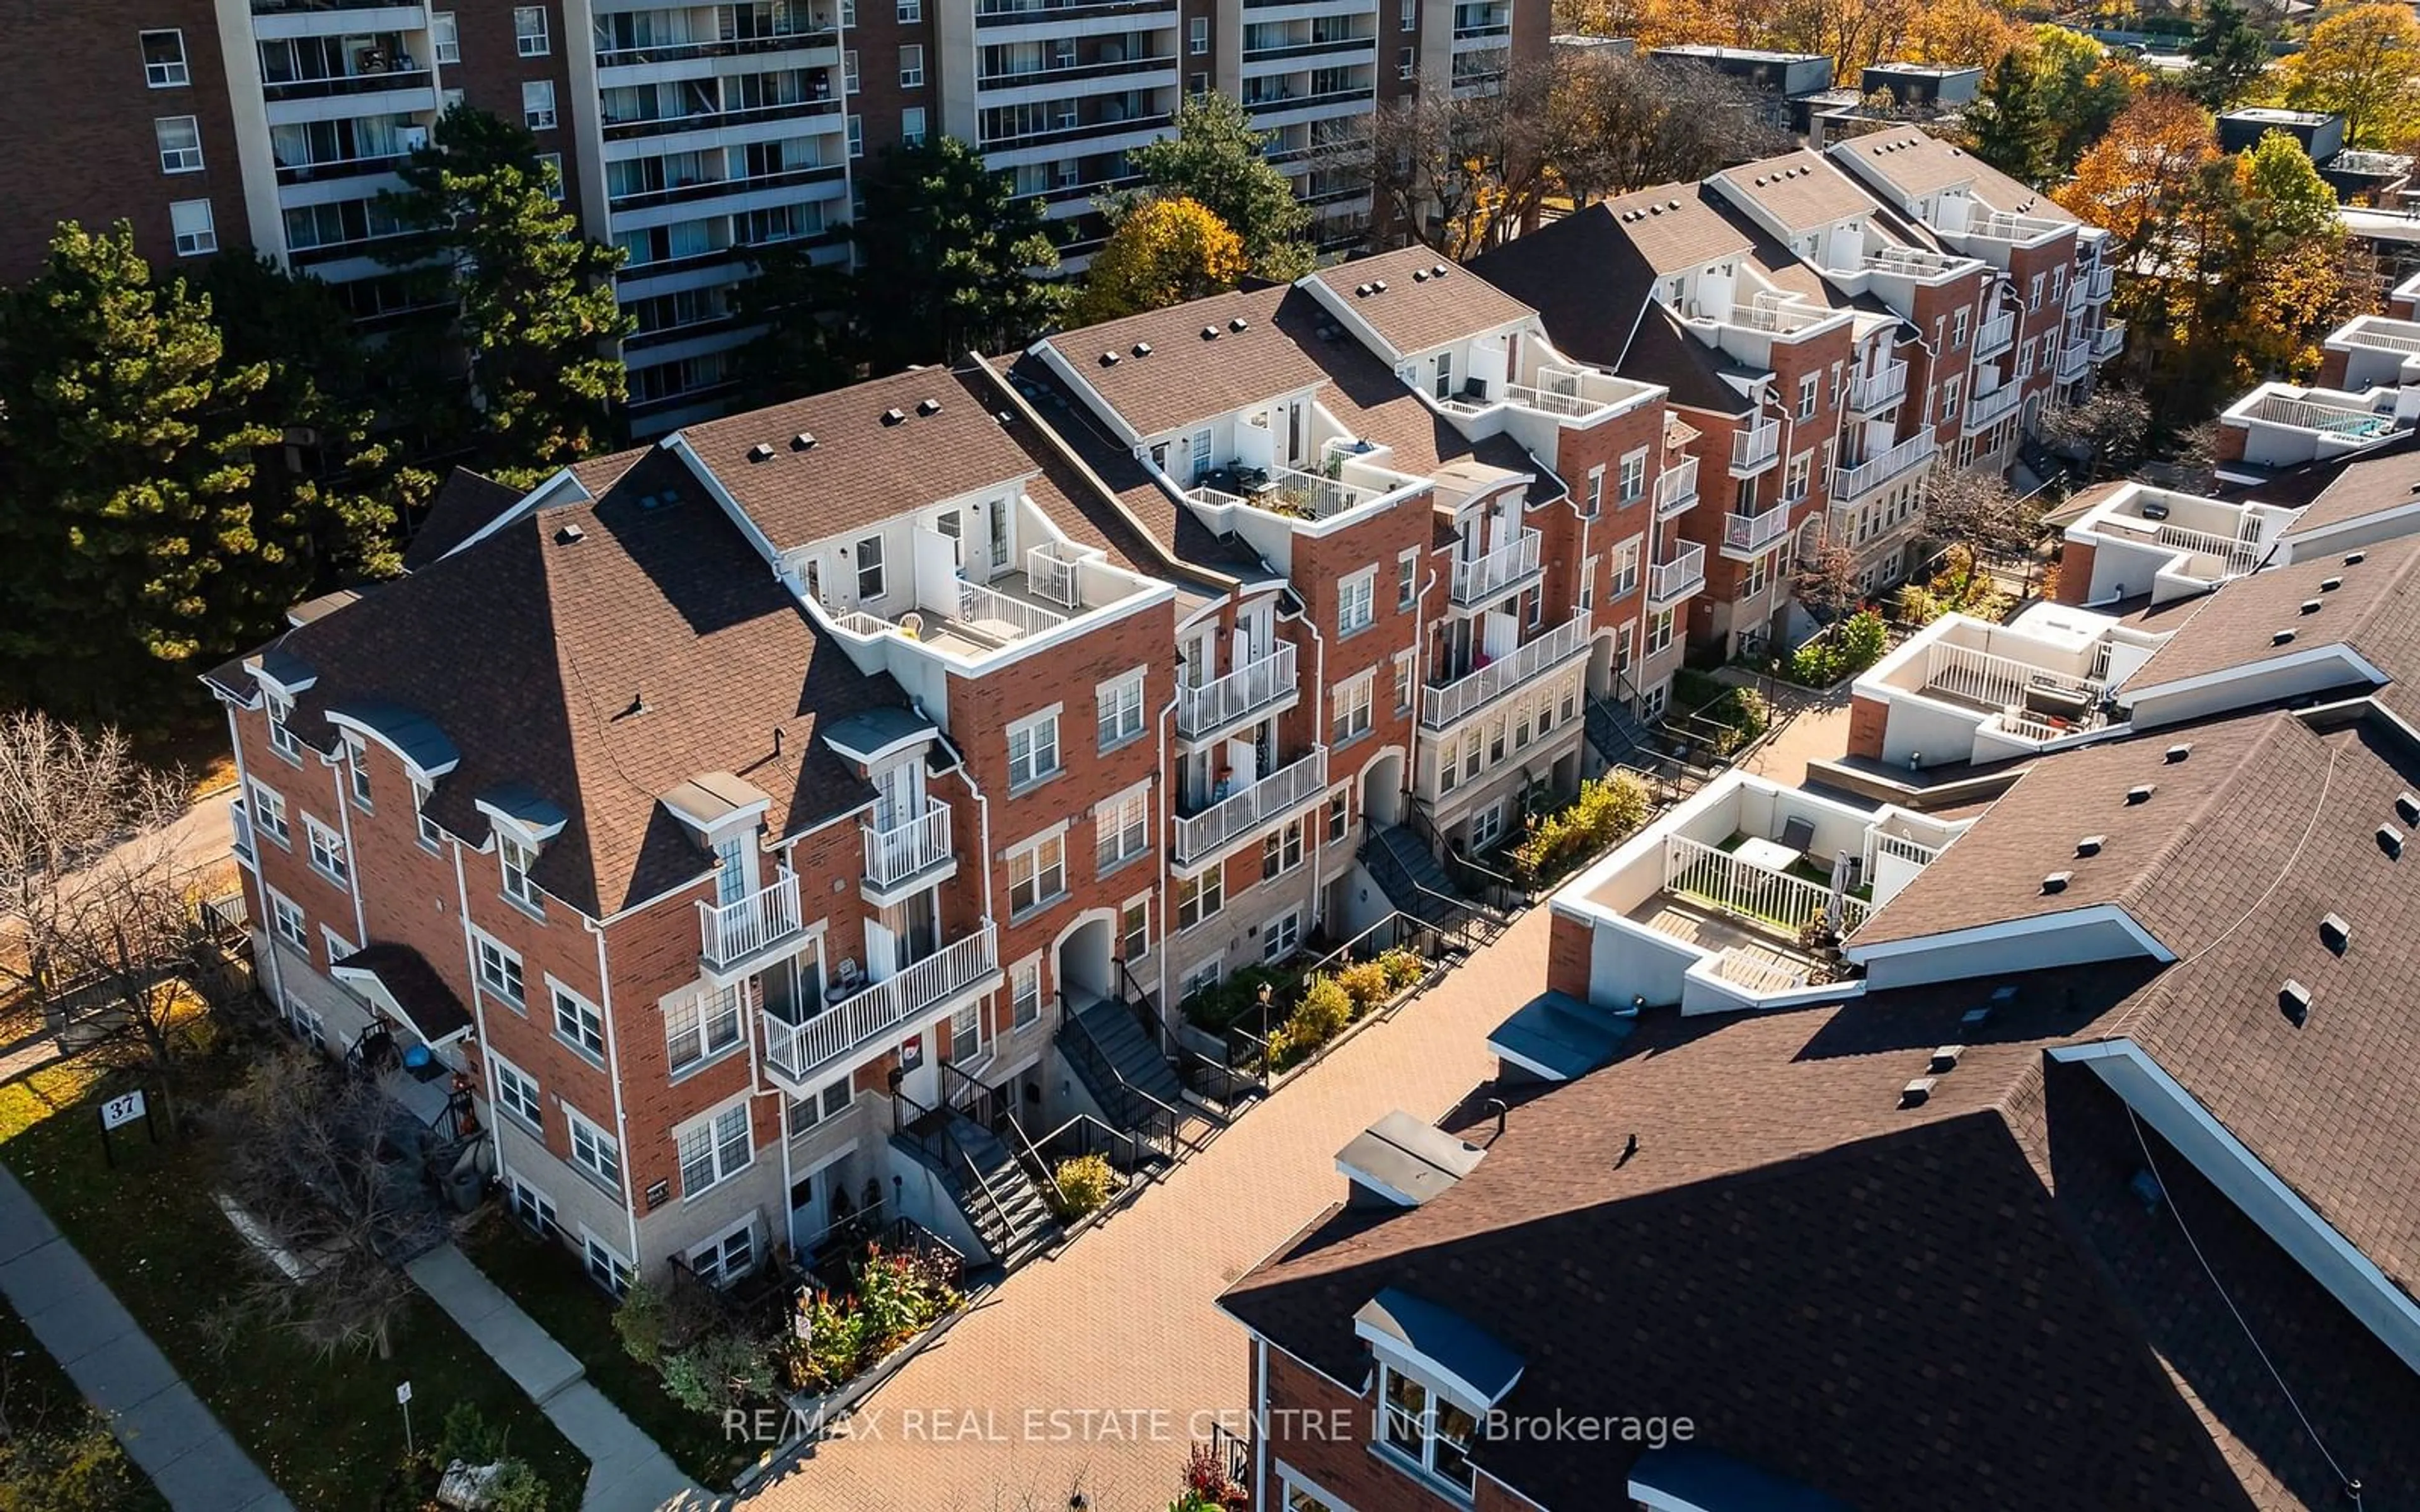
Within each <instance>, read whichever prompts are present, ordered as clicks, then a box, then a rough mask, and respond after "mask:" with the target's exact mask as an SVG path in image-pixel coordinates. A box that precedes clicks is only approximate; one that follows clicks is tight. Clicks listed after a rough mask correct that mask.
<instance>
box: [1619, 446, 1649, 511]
mask: <svg viewBox="0 0 2420 1512" xmlns="http://www.w3.org/2000/svg"><path fill="white" fill-rule="evenodd" d="M1614 497H1615V499H1616V500H1618V501H1621V503H1625V504H1635V503H1637V502H1638V501H1640V500H1641V499H1644V498H1646V497H1647V448H1646V447H1644V446H1642V447H1640V448H1639V449H1638V450H1637V451H1635V452H1631V453H1628V454H1627V455H1624V456H1623V457H1622V459H1621V485H1620V486H1619V487H1618V488H1617V489H1616V490H1615V494H1614Z"/></svg>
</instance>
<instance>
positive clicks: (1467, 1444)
mask: <svg viewBox="0 0 2420 1512" xmlns="http://www.w3.org/2000/svg"><path fill="white" fill-rule="evenodd" d="M1389 1378H1393V1379H1397V1380H1401V1381H1404V1382H1406V1383H1407V1384H1409V1385H1412V1386H1415V1387H1417V1388H1419V1393H1420V1411H1419V1414H1418V1415H1417V1416H1414V1415H1413V1414H1411V1413H1410V1412H1406V1411H1405V1410H1404V1409H1403V1408H1401V1407H1398V1406H1396V1405H1395V1403H1394V1401H1393V1400H1392V1398H1391V1397H1390V1396H1389V1395H1388V1390H1387V1386H1388V1380H1389ZM1443 1395H1444V1394H1443V1393H1441V1392H1439V1391H1438V1390H1437V1389H1436V1387H1435V1386H1433V1385H1431V1384H1430V1383H1429V1382H1427V1381H1422V1380H1421V1379H1420V1378H1419V1377H1418V1376H1416V1375H1413V1374H1411V1373H1410V1372H1409V1371H1405V1370H1402V1369H1399V1368H1397V1367H1396V1365H1394V1364H1393V1362H1391V1361H1388V1360H1384V1359H1382V1360H1380V1361H1379V1362H1378V1395H1377V1398H1376V1399H1377V1403H1378V1421H1377V1425H1376V1426H1377V1432H1376V1433H1375V1434H1374V1435H1373V1441H1374V1442H1373V1443H1372V1445H1371V1446H1372V1448H1373V1449H1374V1450H1376V1451H1377V1452H1378V1453H1379V1454H1380V1455H1382V1456H1384V1457H1386V1458H1388V1460H1389V1461H1391V1462H1392V1463H1395V1464H1398V1465H1401V1466H1403V1467H1404V1468H1405V1469H1407V1470H1410V1471H1413V1472H1414V1473H1417V1474H1418V1475H1419V1478H1420V1479H1421V1480H1422V1481H1424V1482H1427V1483H1430V1484H1434V1485H1436V1486H1440V1487H1446V1488H1449V1489H1451V1490H1452V1491H1453V1493H1454V1494H1455V1495H1457V1496H1459V1497H1460V1498H1461V1499H1462V1500H1463V1501H1468V1500H1469V1499H1470V1496H1471V1493H1472V1491H1473V1489H1475V1488H1476V1486H1477V1480H1478V1476H1477V1472H1476V1471H1475V1470H1473V1469H1472V1468H1471V1466H1470V1452H1471V1450H1472V1449H1473V1448H1474V1447H1476V1446H1477V1444H1478V1442H1479V1429H1478V1425H1477V1421H1476V1419H1477V1414H1475V1413H1472V1412H1469V1411H1468V1410H1467V1409H1466V1408H1464V1407H1462V1406H1461V1405H1460V1404H1459V1403H1455V1402H1450V1401H1448V1402H1447V1403H1446V1405H1448V1406H1450V1407H1452V1408H1453V1409H1454V1411H1456V1412H1461V1413H1462V1414H1463V1415H1464V1416H1466V1417H1469V1418H1472V1419H1473V1423H1472V1427H1471V1429H1470V1432H1469V1435H1468V1437H1467V1438H1466V1439H1465V1440H1464V1442H1463V1443H1462V1446H1461V1454H1462V1458H1463V1466H1464V1469H1465V1472H1466V1477H1465V1478H1464V1479H1460V1480H1457V1479H1455V1478H1454V1477H1453V1476H1452V1475H1451V1474H1450V1473H1447V1472H1444V1471H1440V1470H1439V1469H1437V1468H1436V1458H1437V1456H1436V1447H1437V1443H1438V1442H1439V1436H1438V1434H1437V1431H1436V1415H1437V1413H1436V1409H1437V1405H1438V1402H1439V1400H1440V1399H1441V1398H1442V1397H1443ZM1397 1422H1401V1423H1403V1424H1404V1427H1405V1429H1406V1430H1408V1435H1409V1436H1410V1437H1413V1438H1414V1439H1416V1440H1417V1442H1418V1443H1419V1450H1418V1452H1413V1451H1411V1450H1407V1449H1405V1448H1404V1447H1402V1446H1400V1445H1398V1444H1397V1443H1395V1442H1394V1441H1395V1437H1396V1435H1395V1433H1394V1432H1393V1431H1391V1428H1392V1425H1394V1424H1395V1423H1397Z"/></svg>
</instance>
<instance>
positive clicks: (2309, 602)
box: [2303, 598, 2325, 614]
mask: <svg viewBox="0 0 2420 1512" xmlns="http://www.w3.org/2000/svg"><path fill="white" fill-rule="evenodd" d="M2323 602H2325V600H2322V599H2317V598H2306V599H2304V600H2303V612H2304V613H2305V614H2317V613H2318V612H2319V605H2320V604H2321V603H2323Z"/></svg>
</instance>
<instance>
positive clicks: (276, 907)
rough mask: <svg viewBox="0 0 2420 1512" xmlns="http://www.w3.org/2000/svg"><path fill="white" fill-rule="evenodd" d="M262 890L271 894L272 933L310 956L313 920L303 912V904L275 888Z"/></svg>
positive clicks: (270, 920) (270, 922) (270, 926)
mask: <svg viewBox="0 0 2420 1512" xmlns="http://www.w3.org/2000/svg"><path fill="white" fill-rule="evenodd" d="M261 890H262V891H264V892H266V893H268V894H269V929H270V933H272V934H274V935H276V936H277V937H278V938H279V939H281V940H284V941H285V942H286V943H287V944H288V945H290V946H292V947H294V949H298V950H300V951H302V953H303V954H305V955H308V954H310V953H311V920H310V918H309V917H308V916H307V915H305V914H304V913H303V912H302V904H300V903H296V902H295V901H294V900H293V899H291V898H288V897H287V896H286V894H284V893H282V892H280V891H278V890H277V889H276V888H275V887H264V888H262V889H261Z"/></svg>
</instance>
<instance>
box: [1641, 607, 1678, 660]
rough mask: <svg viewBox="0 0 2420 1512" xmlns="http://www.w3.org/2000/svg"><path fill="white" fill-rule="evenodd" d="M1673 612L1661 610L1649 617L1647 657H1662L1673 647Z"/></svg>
mask: <svg viewBox="0 0 2420 1512" xmlns="http://www.w3.org/2000/svg"><path fill="white" fill-rule="evenodd" d="M1672 625H1673V611H1672V610H1671V609H1659V610H1658V611H1656V612H1655V613H1653V614H1650V615H1649V616H1647V655H1648V656H1662V655H1663V654H1664V653H1665V652H1666V651H1668V650H1670V649H1671V646H1672Z"/></svg>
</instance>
